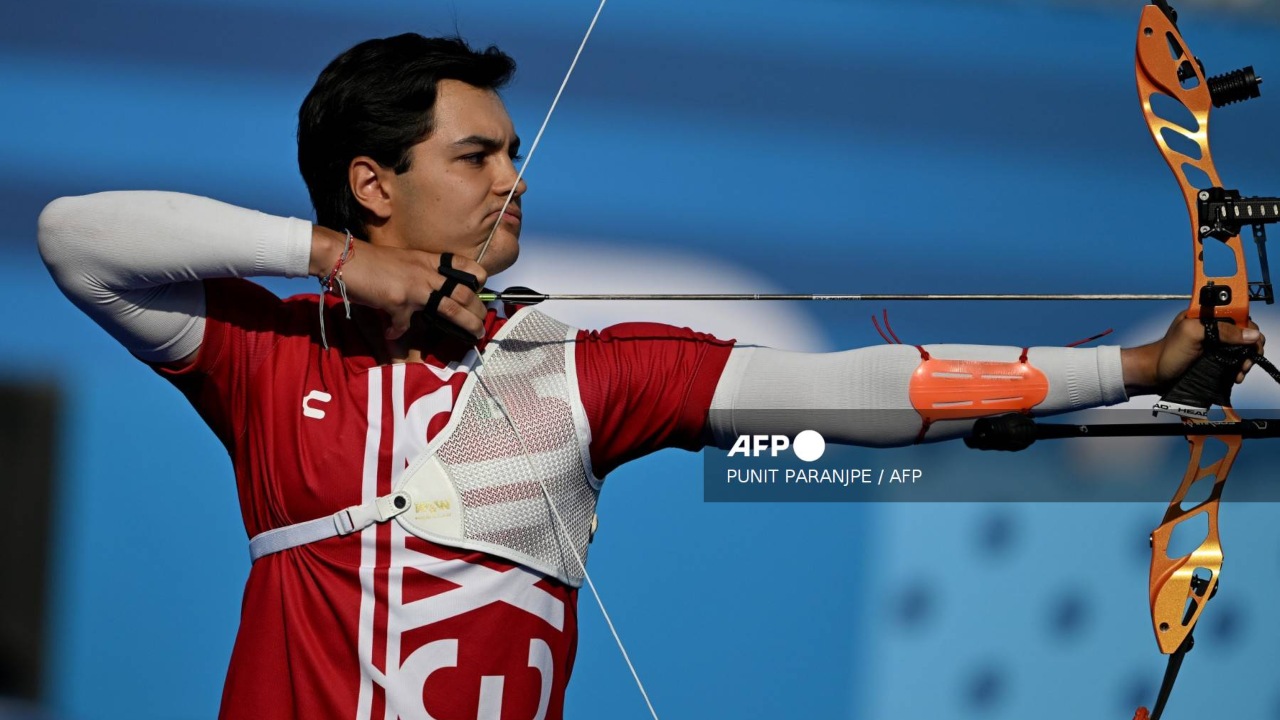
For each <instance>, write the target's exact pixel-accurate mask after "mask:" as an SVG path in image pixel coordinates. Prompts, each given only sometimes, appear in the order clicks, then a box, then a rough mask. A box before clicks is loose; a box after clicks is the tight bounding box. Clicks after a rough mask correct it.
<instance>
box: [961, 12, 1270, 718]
mask: <svg viewBox="0 0 1280 720" xmlns="http://www.w3.org/2000/svg"><path fill="white" fill-rule="evenodd" d="M1177 19H1178V18H1177V13H1176V12H1175V11H1174V10H1173V8H1171V7H1170V6H1169V4H1168V3H1167V2H1166V1H1165V0H1152V2H1151V4H1150V5H1148V6H1147V7H1146V8H1144V9H1143V12H1142V17H1141V20H1140V24H1139V28H1138V40H1137V53H1136V61H1135V68H1136V74H1137V81H1138V95H1139V98H1140V100H1141V101H1142V112H1143V116H1144V117H1145V119H1146V123H1147V128H1148V129H1149V130H1150V132H1151V136H1152V138H1153V139H1154V140H1155V142H1156V145H1157V146H1158V147H1159V149H1160V152H1161V154H1162V155H1163V156H1164V159H1165V162H1167V163H1168V164H1169V167H1170V169H1172V170H1173V174H1174V176H1175V178H1176V179H1177V181H1178V185H1179V187H1180V188H1181V190H1182V194H1183V197H1184V199H1185V201H1186V205H1187V210H1188V212H1189V213H1190V216H1191V233H1192V255H1193V264H1194V270H1195V285H1194V292H1193V294H1192V297H1191V306H1190V308H1189V309H1188V310H1187V313H1186V316H1187V317H1188V318H1192V319H1198V320H1199V321H1200V322H1201V323H1203V325H1204V329H1205V352H1204V355H1203V356H1202V357H1201V358H1200V359H1199V360H1197V362H1196V363H1195V364H1194V365H1193V366H1192V367H1191V369H1190V370H1189V371H1188V372H1187V373H1186V374H1185V375H1184V376H1183V377H1182V378H1181V379H1180V380H1179V381H1178V382H1177V383H1176V384H1175V385H1174V387H1173V388H1172V389H1171V390H1170V391H1169V392H1168V393H1166V394H1165V395H1164V396H1163V397H1161V399H1160V401H1159V402H1157V403H1156V404H1155V406H1154V412H1157V413H1158V412H1167V413H1173V414H1176V415H1179V416H1181V417H1182V420H1183V424H1184V427H1183V428H1182V430H1183V433H1184V434H1185V435H1186V438H1187V442H1188V444H1189V445H1190V451H1191V457H1190V460H1189V462H1188V465H1187V471H1186V474H1185V475H1184V476H1183V478H1182V483H1181V485H1180V486H1179V487H1178V490H1177V492H1176V493H1174V496H1173V499H1172V500H1171V501H1170V502H1169V506H1168V508H1167V509H1166V510H1165V514H1164V518H1163V519H1162V521H1161V522H1160V525H1159V526H1158V527H1157V528H1156V529H1155V530H1154V531H1153V532H1152V533H1151V570H1150V582H1149V588H1150V602H1151V622H1152V627H1153V629H1154V631H1155V635H1156V642H1157V643H1158V645H1159V647H1160V652H1162V653H1164V654H1166V655H1168V656H1169V662H1168V666H1167V668H1166V670H1165V674H1164V678H1163V680H1162V681H1161V686H1160V691H1159V693H1158V695H1157V697H1156V702H1155V705H1154V706H1153V709H1152V710H1151V711H1150V712H1148V711H1147V709H1146V708H1145V707H1140V708H1138V710H1137V712H1136V713H1135V715H1134V720H1148V718H1150V720H1159V718H1160V715H1161V713H1162V712H1163V711H1164V707H1165V703H1166V702H1167V701H1168V698H1169V693H1170V691H1171V690H1172V689H1173V683H1174V681H1175V680H1176V679H1177V675H1178V669H1179V668H1180V667H1181V665H1182V660H1183V658H1184V656H1185V655H1186V653H1187V652H1188V651H1190V650H1191V648H1192V647H1193V645H1194V640H1193V639H1192V632H1193V631H1194V630H1195V626H1196V623H1197V622H1198V621H1199V620H1200V616H1201V614H1202V613H1203V612H1204V609H1205V607H1206V606H1207V605H1208V602H1209V600H1210V599H1212V598H1213V596H1214V594H1215V593H1216V592H1217V589H1218V576H1219V573H1220V572H1221V570H1222V545H1221V543H1220V542H1219V536H1218V506H1219V502H1220V500H1221V497H1222V489H1223V486H1224V485H1225V483H1226V480H1227V475H1228V473H1229V472H1230V471H1231V465H1232V463H1233V462H1234V461H1235V458H1236V455H1237V454H1238V453H1239V452H1240V446H1241V444H1242V442H1243V439H1244V438H1245V437H1277V436H1280V432H1278V431H1277V428H1276V427H1275V426H1276V425H1277V422H1276V421H1275V420H1270V421H1265V420H1253V421H1247V420H1242V419H1241V417H1240V416H1239V415H1238V414H1237V413H1236V411H1235V410H1234V409H1233V408H1232V407H1231V387H1232V384H1233V381H1234V378H1235V376H1236V374H1237V373H1238V372H1239V370H1240V368H1241V366H1242V365H1243V364H1244V363H1245V362H1246V361H1253V362H1254V363H1256V364H1257V365H1259V366H1260V367H1262V368H1264V369H1265V370H1266V371H1267V372H1268V373H1269V374H1270V375H1271V376H1272V377H1273V378H1275V379H1276V380H1277V382H1280V372H1277V370H1276V368H1275V367H1274V366H1272V365H1271V363H1269V362H1268V361H1267V360H1266V359H1265V358H1262V357H1261V356H1259V355H1258V353H1257V352H1256V351H1255V350H1254V349H1253V348H1251V347H1246V346H1228V345H1225V344H1223V343H1221V342H1220V340H1219V338H1218V323H1220V322H1229V323H1233V324H1236V325H1241V326H1243V325H1247V324H1248V323H1249V302H1250V300H1260V301H1262V302H1265V303H1267V304H1271V303H1272V302H1273V299H1274V298H1273V293H1272V288H1271V278H1270V272H1269V268H1268V267H1267V254H1266V230H1265V225H1266V224H1268V223H1273V222H1277V221H1280V198H1262V197H1241V196H1240V193H1239V192H1237V191H1235V190H1228V189H1225V188H1224V187H1223V185H1222V181H1221V180H1220V179H1219V177H1218V172H1217V170H1216V169H1215V167H1214V164H1213V157H1212V155H1211V154H1210V152H1209V111H1210V110H1211V109H1212V108H1213V107H1222V106H1224V105H1229V104H1231V103H1235V102H1240V101H1243V100H1248V99H1250V98H1254V97H1258V95H1259V94H1260V92H1259V86H1260V85H1261V83H1262V79H1261V78H1259V77H1257V76H1256V75H1254V70H1253V68H1252V67H1245V68H1241V69H1239V70H1234V71H1232V72H1229V73H1225V74H1223V75H1218V76H1215V77H1206V76H1205V71H1204V67H1203V65H1202V64H1201V62H1200V60H1199V59H1198V58H1197V57H1196V56H1194V55H1193V54H1192V53H1191V51H1190V50H1189V49H1188V48H1187V44H1186V42H1185V41H1184V40H1183V38H1182V34H1181V33H1180V32H1179V30H1178V26H1177ZM1153 100H1155V101H1156V102H1163V103H1168V102H1169V101H1172V102H1173V103H1174V104H1175V105H1174V106H1173V107H1180V108H1181V111H1185V115H1183V113H1182V112H1180V111H1179V112H1178V114H1179V115H1182V116H1184V117H1189V118H1191V121H1192V122H1193V123H1194V126H1193V127H1188V126H1187V125H1188V124H1189V123H1187V122H1186V121H1185V120H1181V121H1175V120H1174V119H1171V118H1169V117H1167V116H1166V113H1162V112H1160V111H1159V110H1158V109H1157V108H1155V107H1154V106H1153ZM1164 107H1169V106H1167V105H1166V106H1164ZM1171 140H1173V141H1174V142H1175V143H1176V144H1177V147H1174V146H1173V145H1171V144H1170V141H1171ZM1179 148H1185V149H1186V150H1185V151H1184V150H1182V149H1179ZM1197 180H1198V181H1199V183H1200V184H1199V185H1197V183H1196V181H1197ZM1206 182H1207V186H1206V185H1205V183H1206ZM1245 226H1250V227H1251V228H1252V231H1253V238H1254V241H1255V243H1256V246H1257V251H1258V258H1259V268H1260V271H1261V274H1262V279H1261V280H1260V281H1256V282H1250V281H1249V280H1248V276H1247V275H1246V265H1245V258H1244V247H1243V243H1242V242H1241V240H1240V232H1241V230H1242V228H1244V227H1245ZM1210 241H1214V242H1221V243H1222V244H1223V245H1224V246H1225V247H1226V249H1227V250H1228V251H1229V252H1230V254H1231V256H1232V257H1233V258H1234V261H1235V264H1234V272H1233V273H1232V274H1230V275H1224V276H1213V275H1210V274H1209V273H1208V272H1207V271H1206V268H1205V259H1204V258H1205V245H1206V243H1210ZM1214 406H1218V407H1220V408H1221V409H1222V414H1223V416H1224V418H1225V419H1224V421H1222V422H1213V421H1210V420H1209V412H1210V410H1211V408H1212V407H1214ZM1154 434H1168V433H1164V432H1162V431H1161V430H1158V429H1156V428H1143V427H1142V426H1135V425H1100V426H1084V425H1081V426H1074V427H1072V426H1054V425H1040V424H1037V423H1035V422H1034V421H1032V420H1030V419H1029V418H1026V417H1025V416H1003V417H999V418H991V419H987V420H982V421H979V422H978V423H977V424H976V425H975V428H974V434H973V437H972V438H970V440H969V441H968V442H969V444H970V446H971V447H978V448H982V449H1004V450H1017V449H1021V448H1023V447H1026V446H1027V445H1030V444H1031V442H1034V441H1035V440H1036V439H1041V438H1058V437H1081V436H1085V435H1090V436H1094V437H1101V436H1117V435H1154ZM1209 443H1220V444H1221V447H1220V449H1221V450H1222V451H1223V452H1222V454H1221V456H1220V457H1219V458H1218V459H1217V460H1206V459H1205V458H1206V457H1212V456H1213V455H1214V453H1208V454H1207V453H1206V452H1205V449H1206V447H1207V445H1208V444H1209ZM1202 482H1207V483H1212V489H1211V490H1210V491H1209V493H1208V498H1207V499H1206V500H1204V501H1203V502H1200V503H1198V504H1195V505H1194V506H1192V507H1190V508H1185V509H1184V508H1183V501H1184V500H1185V499H1186V497H1187V494H1188V492H1189V491H1190V490H1191V488H1192V487H1193V486H1196V485H1197V484H1199V483H1202ZM1201 516H1204V517H1205V519H1206V520H1207V524H1208V532H1207V534H1206V535H1205V538H1204V540H1203V541H1202V542H1201V543H1200V545H1199V547H1197V548H1196V549H1195V550H1193V551H1192V552H1190V553H1188V554H1187V555H1183V556H1179V557H1170V555H1169V542H1170V539H1171V537H1172V536H1173V534H1174V532H1175V530H1176V528H1178V526H1180V525H1181V524H1182V523H1184V522H1187V521H1189V520H1192V519H1195V518H1199V517H1201Z"/></svg>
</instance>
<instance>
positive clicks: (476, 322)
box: [436, 295, 486, 338]
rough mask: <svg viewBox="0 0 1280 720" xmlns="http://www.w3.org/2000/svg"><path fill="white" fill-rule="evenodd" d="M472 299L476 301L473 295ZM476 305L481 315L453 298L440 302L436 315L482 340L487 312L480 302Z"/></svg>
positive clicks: (477, 301)
mask: <svg viewBox="0 0 1280 720" xmlns="http://www.w3.org/2000/svg"><path fill="white" fill-rule="evenodd" d="M472 297H473V299H474V297H475V296H474V295H473V296H472ZM476 304H477V305H479V309H480V312H479V314H477V313H476V312H475V310H473V309H472V308H470V307H468V306H467V305H463V304H461V303H459V302H458V301H456V300H454V299H452V298H444V299H442V300H441V301H440V305H439V307H438V308H437V310H436V315H437V317H440V318H443V319H444V320H446V321H448V322H450V323H453V324H454V325H456V326H457V327H460V328H462V329H463V330H465V331H467V332H468V333H470V334H471V335H473V336H475V337H476V338H482V337H484V317H485V314H486V311H485V309H484V305H482V304H480V302H479V300H476Z"/></svg>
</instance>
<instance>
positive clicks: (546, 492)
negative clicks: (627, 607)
mask: <svg viewBox="0 0 1280 720" xmlns="http://www.w3.org/2000/svg"><path fill="white" fill-rule="evenodd" d="M482 354H483V353H480V352H477V353H476V365H477V366H478V367H477V368H476V370H477V372H475V373H474V374H475V377H476V381H477V382H478V383H479V384H480V387H482V388H484V392H485V394H486V395H488V396H489V399H491V400H493V403H494V405H496V406H497V408H498V410H499V412H500V414H501V415H502V417H503V419H504V420H506V421H507V425H508V426H509V427H510V428H511V432H512V433H513V434H515V436H516V442H518V443H519V444H520V452H521V453H522V454H523V455H524V458H525V462H527V463H528V464H529V470H530V471H531V472H532V473H533V477H534V479H535V480H537V481H538V487H539V488H540V489H541V490H542V494H543V496H545V497H546V499H547V507H548V508H550V509H551V515H552V517H554V518H555V521H556V525H557V526H558V527H559V528H560V534H561V535H562V536H563V537H564V541H565V545H566V546H568V548H569V552H571V553H573V559H574V560H575V561H576V562H577V563H578V569H579V570H580V571H581V572H582V579H583V581H584V582H586V584H587V587H588V588H590V590H591V595H592V597H594V598H595V599H596V605H597V606H598V607H599V608H600V614H601V615H602V616H604V622H605V625H608V626H609V632H610V633H611V634H612V635H613V641H614V643H616V644H617V646H618V651H619V652H621V653H622V659H623V660H624V661H626V663H627V669H628V670H630V671H631V678H632V679H633V680H635V682H636V688H638V689H639V690H640V696H641V697H643V698H644V704H645V706H647V707H648V708H649V715H650V716H651V717H653V720H658V711H657V710H655V709H654V707H653V701H652V700H650V699H649V692H648V691H647V690H645V687H644V683H643V682H642V681H641V680H640V673H638V672H636V666H635V664H634V663H632V662H631V654H630V653H628V652H627V646H626V645H624V644H623V642H622V636H621V635H619V634H618V628H617V627H615V626H614V624H613V618H612V617H610V616H609V611H608V610H606V609H605V606H604V599H603V598H601V597H600V591H599V590H597V589H596V584H595V582H594V581H593V580H592V579H591V573H589V572H587V564H586V562H585V561H584V560H583V559H582V555H581V553H579V552H578V547H577V545H575V544H574V542H573V536H572V535H570V534H569V527H568V526H567V525H566V524H565V522H564V518H563V517H561V516H560V510H559V509H558V508H557V507H556V503H555V500H554V499H553V498H552V497H551V489H550V488H548V487H547V482H546V480H545V479H544V478H543V476H542V474H541V473H539V472H538V468H537V466H536V465H535V464H534V462H533V454H532V453H531V452H529V446H528V445H527V444H525V441H524V435H523V434H521V433H520V430H519V429H518V428H517V427H516V423H515V420H514V419H513V418H512V417H511V413H510V412H508V411H507V404H506V403H504V402H503V401H502V398H501V397H499V396H498V394H497V393H495V392H493V391H492V390H490V389H489V386H488V385H487V384H486V383H485V381H484V378H483V377H482V376H481V373H480V372H478V371H479V369H480V367H479V366H483V361H482V360H481V355H482Z"/></svg>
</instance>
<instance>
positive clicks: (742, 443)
mask: <svg viewBox="0 0 1280 720" xmlns="http://www.w3.org/2000/svg"><path fill="white" fill-rule="evenodd" d="M788 449H790V450H791V452H792V453H794V454H795V456H796V457H797V458H799V459H800V460H803V461H804V462H814V461H815V460H818V459H819V458H821V457H822V454H823V453H824V452H826V451H827V441H826V440H825V439H824V438H823V437H822V435H821V434H820V433H818V431H817V430H804V431H801V432H800V433H798V434H797V435H796V436H795V438H794V439H792V438H789V437H787V436H786V435H739V436H738V439H737V440H734V441H733V447H731V448H729V457H737V456H741V457H750V458H759V457H772V458H776V457H778V455H779V454H781V453H784V452H786V451H787V450H788Z"/></svg>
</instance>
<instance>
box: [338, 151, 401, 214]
mask: <svg viewBox="0 0 1280 720" xmlns="http://www.w3.org/2000/svg"><path fill="white" fill-rule="evenodd" d="M394 174H395V171H394V170H392V169H391V168H386V167H383V166H382V165H380V164H378V161H377V160H374V159H373V158H371V157H368V156H367V155H361V156H360V157H357V158H354V159H352V160H351V164H350V165H348V166H347V182H348V183H349V184H350V185H351V192H352V194H353V195H355V198H356V202H358V203H360V204H361V205H362V206H364V209H365V210H368V211H369V212H370V213H373V216H374V217H376V218H378V219H379V220H386V219H388V218H390V217H391V187H390V185H389V183H388V181H389V180H390V178H391V176H392V175H394Z"/></svg>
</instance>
